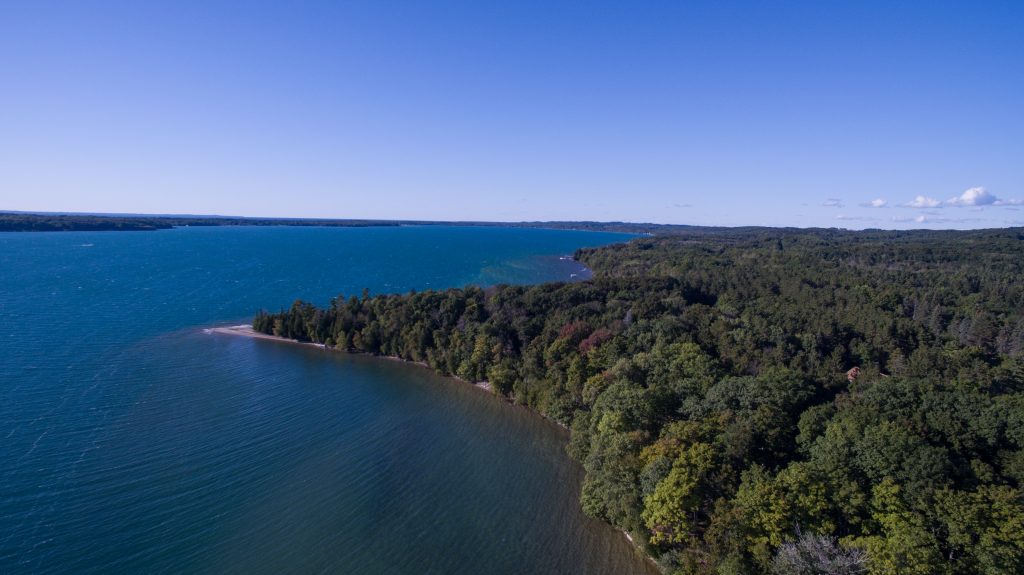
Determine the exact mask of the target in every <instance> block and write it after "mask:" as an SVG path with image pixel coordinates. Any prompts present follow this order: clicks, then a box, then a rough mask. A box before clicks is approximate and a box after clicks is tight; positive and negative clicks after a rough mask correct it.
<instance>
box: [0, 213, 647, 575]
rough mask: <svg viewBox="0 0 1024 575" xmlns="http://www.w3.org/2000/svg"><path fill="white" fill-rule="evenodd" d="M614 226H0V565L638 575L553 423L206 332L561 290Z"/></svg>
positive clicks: (451, 389)
mask: <svg viewBox="0 0 1024 575" xmlns="http://www.w3.org/2000/svg"><path fill="white" fill-rule="evenodd" d="M626 237H627V236H623V235H618V234H597V233H583V232H568V231H551V230H516V229H496V228H440V227H407V228H349V229H345V228H283V227H282V228H187V229H177V230H168V231H159V232H152V233H149V232H97V233H93V232H67V233H37V234H3V235H0V398H2V400H0V463H2V465H0V573H182V572H188V573H321V572H326V573H396V574H397V573H410V574H411V573H416V574H423V573H625V574H629V573H650V572H651V569H650V566H649V565H647V564H646V563H645V562H644V560H643V559H642V558H640V557H638V556H637V555H636V554H635V553H634V552H633V551H632V549H631V548H630V546H629V545H628V544H627V543H626V542H625V540H624V539H623V538H622V535H621V534H620V533H618V532H616V531H614V530H613V529H611V528H610V527H607V526H605V525H603V524H601V523H598V522H595V521H591V520H588V519H586V518H585V517H583V516H582V514H581V513H580V512H579V511H578V504H577V499H576V498H577V492H578V489H579V480H580V471H579V469H578V467H577V466H575V465H574V464H572V463H571V462H570V461H569V459H568V457H567V456H566V455H565V453H564V444H565V436H564V434H563V433H562V432H560V430H558V429H557V428H555V427H554V426H552V425H551V424H549V423H547V422H545V421H543V420H542V419H540V418H539V417H537V416H535V415H533V414H531V413H528V412H527V411H525V410H523V409H519V408H515V407H512V406H509V405H507V404H504V403H503V402H501V401H499V400H497V399H495V398H493V397H491V396H490V395H488V394H486V393H484V392H481V391H479V390H477V389H474V388H472V387H470V386H468V385H465V384H460V383H458V382H455V381H452V380H449V379H445V378H441V377H437V376H435V375H433V374H432V373H430V372H429V371H428V370H425V369H422V368H417V367H415V366H410V365H406V364H402V363H399V362H393V361H387V360H381V359H374V358H366V357H353V356H346V355H342V354H336V353H330V352H323V351H319V350H315V349H307V348H305V347H302V346H294V345H286V344H277V343H274V342H266V341H255V340H249V339H245V338H239V337H233V336H224V335H210V334H206V333H204V332H203V330H202V328H204V327H209V326H211V325H223V324H232V323H240V322H245V321H247V320H248V319H249V318H250V317H251V315H252V313H253V312H254V311H255V310H256V309H259V308H261V307H264V308H269V309H277V308H280V307H284V306H287V305H289V304H290V303H291V301H292V300H294V299H295V298H297V297H301V298H304V299H307V300H310V301H313V302H316V303H320V304H323V303H326V302H327V301H328V300H329V298H330V297H333V296H335V295H338V294H339V293H345V294H358V293H360V292H361V291H362V290H363V288H369V289H370V290H371V291H372V292H374V293H382V292H404V291H407V290H410V289H418V290H422V289H430V288H444V287H450V286H461V285H465V284H470V283H472V284H493V283H501V282H504V283H527V282H539V281H547V280H564V279H568V278H569V277H570V275H571V274H579V273H580V270H579V269H578V267H577V266H576V265H575V264H574V263H573V262H569V261H565V260H562V259H559V257H558V256H560V255H564V254H570V253H572V251H573V250H575V249H576V248H578V247H582V246H594V245H601V244H606V243H610V242H615V241H621V240H623V239H626Z"/></svg>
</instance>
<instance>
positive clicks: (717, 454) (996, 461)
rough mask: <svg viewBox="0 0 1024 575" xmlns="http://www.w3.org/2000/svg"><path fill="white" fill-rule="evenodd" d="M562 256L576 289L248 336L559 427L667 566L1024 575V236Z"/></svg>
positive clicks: (695, 232)
mask: <svg viewBox="0 0 1024 575" xmlns="http://www.w3.org/2000/svg"><path fill="white" fill-rule="evenodd" d="M577 257H578V258H579V259H581V260H582V261H583V262H584V263H586V264H587V265H588V266H590V267H591V268H592V269H593V270H594V273H595V276H594V278H593V279H592V280H590V281H586V282H581V283H571V284H561V283H552V284H544V285H537V286H532V287H523V286H506V285H501V286H494V287H489V288H479V287H467V288H463V289H451V290H445V291H426V292H420V293H415V292H414V293H410V294H407V295H380V296H374V297H370V296H369V294H368V293H366V292H364V293H363V294H362V295H361V296H359V297H356V296H351V297H343V296H339V297H338V298H336V299H334V300H332V301H331V302H330V305H328V306H327V307H324V308H318V307H315V306H313V305H311V304H308V303H304V302H301V301H296V302H295V304H294V305H292V306H291V308H289V309H287V310H283V311H281V312H279V313H266V312H261V313H259V314H258V315H257V316H256V317H255V319H254V322H253V326H254V328H255V329H256V330H258V331H260V332H264V333H268V334H274V335H279V336H282V337H289V338H296V339H299V340H303V341H312V342H318V343H324V344H326V345H328V346H333V347H336V348H339V349H342V350H349V351H354V352H366V353H372V354H383V355H393V356H398V357H401V358H404V359H408V360H413V361H420V362H425V363H427V364H428V365H430V366H431V367H432V368H434V369H435V370H437V371H438V372H439V373H442V374H448V375H455V376H458V377H461V378H463V379H466V380H471V381H479V380H487V381H489V382H490V383H491V384H492V386H493V389H494V390H495V393H498V394H501V395H503V396H506V397H508V398H510V399H511V400H513V401H515V402H517V403H520V404H523V405H527V406H530V407H532V408H534V409H536V410H538V411H539V412H541V413H543V414H544V415H546V416H547V417H550V418H552V419H554V420H556V421H558V422H561V423H563V424H565V425H566V426H568V427H570V428H571V430H572V434H571V439H570V444H569V453H570V454H571V455H572V456H573V457H574V458H576V459H577V460H579V461H580V462H581V463H582V465H583V467H584V469H585V471H586V476H585V480H584V483H583V489H582V493H581V504H582V506H583V509H584V510H585V511H586V513H588V514H589V515H591V516H593V517H597V518H600V519H603V520H605V521H607V522H609V523H611V524H613V525H615V526H617V527H620V528H622V529H625V530H627V531H628V532H630V533H632V534H633V535H634V539H635V540H637V541H638V542H641V543H642V545H644V547H645V548H646V550H647V551H648V552H650V553H651V554H652V555H653V556H655V557H656V558H658V560H659V561H660V562H661V563H662V565H663V566H664V567H665V568H666V570H668V571H670V572H673V573H720V574H739V573H793V574H795V573H872V574H897V573H900V574H905V573H910V574H916V573H921V574H926V573H939V574H967V573H987V574H1004V573H1005V574H1010V573H1022V572H1024V495H1022V486H1024V357H1022V354H1024V273H1022V272H1024V230H1021V229H1008V230H986V231H974V232H925V231H918V232H881V231H867V232H843V231H836V230H808V231H800V230H767V229H756V228H752V229H735V230H722V229H719V230H715V229H689V230H681V229H677V230H675V233H674V234H673V235H667V236H657V237H645V238H639V239H636V240H634V241H632V242H630V243H628V244H622V245H614V246H608V247H602V248H596V249H584V250H580V251H579V252H578V253H577ZM854 368H859V369H854Z"/></svg>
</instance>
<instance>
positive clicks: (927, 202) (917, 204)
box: [903, 196, 942, 208]
mask: <svg viewBox="0 0 1024 575" xmlns="http://www.w3.org/2000/svg"><path fill="white" fill-rule="evenodd" d="M903 205H904V206H906V207H908V208H937V207H939V206H941V205H942V202H940V201H939V200H936V199H935V198H929V197H928V196H917V197H916V198H914V200H913V201H911V202H907V203H905V204H903Z"/></svg>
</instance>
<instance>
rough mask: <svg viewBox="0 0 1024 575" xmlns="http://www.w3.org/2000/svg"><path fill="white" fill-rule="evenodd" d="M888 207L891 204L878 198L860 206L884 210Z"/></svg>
mask: <svg viewBox="0 0 1024 575" xmlns="http://www.w3.org/2000/svg"><path fill="white" fill-rule="evenodd" d="M887 205H889V202H887V201H885V199H884V198H876V199H874V200H871V201H870V202H864V203H862V204H860V206H861V207H862V208H884V207H885V206H887Z"/></svg>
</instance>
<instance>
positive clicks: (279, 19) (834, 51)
mask: <svg viewBox="0 0 1024 575" xmlns="http://www.w3.org/2000/svg"><path fill="white" fill-rule="evenodd" d="M1022 30H1024V2H1019V1H1014V2H966V1H965V2H943V1H934V0H933V1H928V2H893V1H887V2H832V1H815V2H757V3H737V2H706V3H705V2H664V3H660V2H654V3H644V2H620V3H605V2H565V3H554V2H527V1H520V2H480V1H471V2H389V1H371V2H356V3H346V2H340V1H331V2H322V3H317V2H259V1H254V2H245V3H241V2H240V3H237V4H228V3H217V2H212V1H202V2H188V1H178V2H167V3H157V2H124V3H118V2H103V3H93V2H88V1H85V0H83V1H76V2H68V3H59V2H47V1H42V0H41V1H26V2H19V1H10V2H4V3H3V4H2V5H0V74H2V81H0V86H2V89H0V209H7V210H40V211H88V212H137V213H138V212H145V213H197V214H235V215H250V216H317V217H342V218H345V217H351V218H395V219H435V220H436V219H446V220H447V219H461V220H465V219H480V220H504V221H515V220H563V219H566V220H627V221H645V222H660V223H681V224H709V225H792V226H828V227H831V226H836V227H850V228H863V227H882V228H920V227H934V228H939V227H942V228H945V227H989V226H1007V225H1024V33H1022ZM873 201H874V202H875V203H876V204H878V206H879V207H871V202H873Z"/></svg>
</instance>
